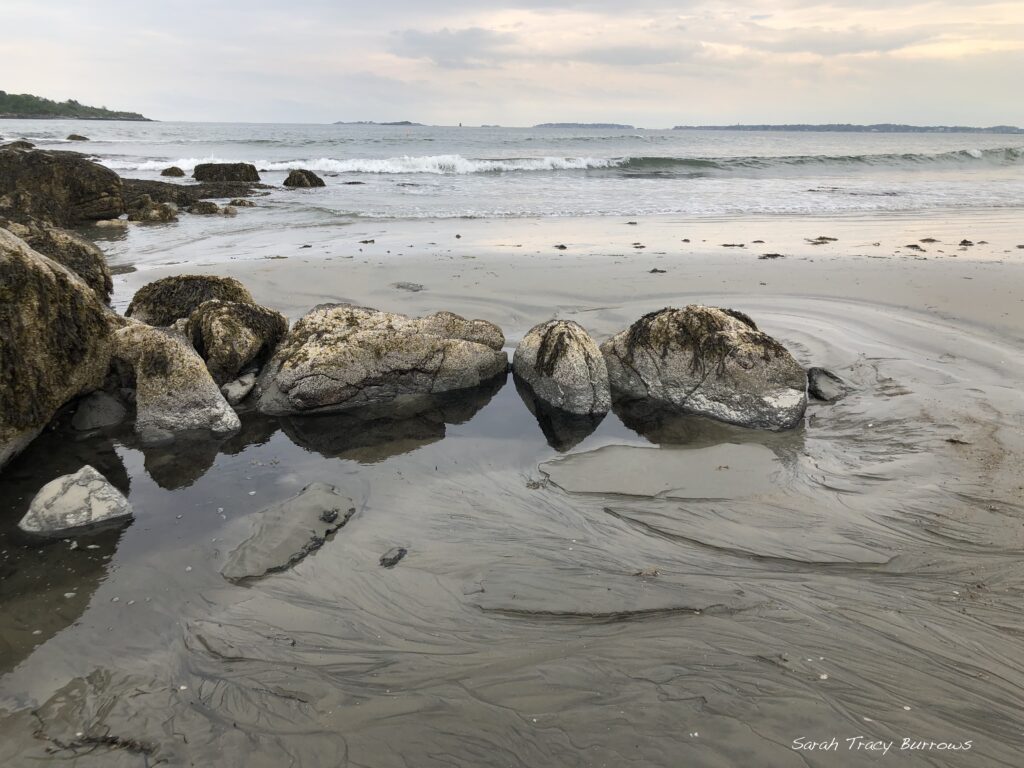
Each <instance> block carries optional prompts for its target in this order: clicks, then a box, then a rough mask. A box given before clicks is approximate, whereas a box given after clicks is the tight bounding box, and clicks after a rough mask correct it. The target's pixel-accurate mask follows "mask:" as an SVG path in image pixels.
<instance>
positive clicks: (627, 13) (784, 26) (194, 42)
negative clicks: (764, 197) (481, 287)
mask: <svg viewBox="0 0 1024 768" xmlns="http://www.w3.org/2000/svg"><path fill="white" fill-rule="evenodd" d="M2 15H3V26H4V34H3V35H2V36H0V89H2V90H6V91H8V92H9V93H34V94H37V95H40V96H45V97H47V98H53V99H57V100H64V99H68V98H74V99H77V100H78V101H80V102H82V103H83V104H90V105H95V106H107V107H110V108H112V109H125V110H132V111H137V112H142V113H143V114H145V115H146V116H148V117H152V118H155V119H160V120H208V121H247V122H296V123H300V122H334V121H336V120H346V121H355V120H378V121H389V120H412V121H415V122H424V123H431V124H440V125H453V124H457V123H460V122H461V123H464V124H466V125H476V124H481V123H492V124H500V125H532V124H534V123H538V122H619V123H628V124H632V125H637V126H641V127H649V128H660V127H671V126H673V125H680V124H683V125H693V124H732V123H801V122H808V123H827V122H850V123H875V122H896V123H911V124H919V125H924V124H960V125H993V124H1013V125H1024V98H1021V95H1020V94H1021V85H1020V83H1021V82H1022V80H1024V74H1022V73H1024V0H1016V1H1014V2H986V1H985V0H979V1H977V2H975V1H972V0H963V1H961V2H952V1H950V0H924V1H922V0H831V1H830V0H825V1H824V2H810V0H776V1H775V2H768V1H767V0H735V1H734V2H716V1H715V0H671V1H669V0H578V1H575V2H574V1H572V0H562V1H561V2H540V0H419V1H418V2H415V1H414V0H376V1H375V2H374V1H372V0H371V1H368V0H363V1H362V2H350V1H349V0H343V1H341V2H338V1H335V2H329V1H328V0H288V1H287V2H283V1H282V0H215V1H213V2H211V1H210V0H203V2H195V1H193V0H165V2H162V3H150V2H139V1H138V0H133V2H123V1H121V0H89V2H85V1H84V0H80V1H79V2H71V1H70V0H45V2H44V1H42V0H3V2H2Z"/></svg>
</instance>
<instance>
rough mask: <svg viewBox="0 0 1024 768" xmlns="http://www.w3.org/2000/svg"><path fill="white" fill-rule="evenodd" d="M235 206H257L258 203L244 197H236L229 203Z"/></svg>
mask: <svg viewBox="0 0 1024 768" xmlns="http://www.w3.org/2000/svg"><path fill="white" fill-rule="evenodd" d="M228 205H230V206H231V207H233V208H255V207H256V203H254V202H253V201H252V200H246V199H245V198H244V197H236V198H235V199H234V200H232V201H231V202H229V203H228Z"/></svg>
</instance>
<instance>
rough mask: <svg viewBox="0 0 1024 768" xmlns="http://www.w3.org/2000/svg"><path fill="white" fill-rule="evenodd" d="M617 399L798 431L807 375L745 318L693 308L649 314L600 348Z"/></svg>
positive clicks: (729, 312) (739, 314) (732, 312)
mask: <svg viewBox="0 0 1024 768" xmlns="http://www.w3.org/2000/svg"><path fill="white" fill-rule="evenodd" d="M601 352H602V353H603V354H604V357H605V361H606V363H607V365H608V377H609V382H610V384H611V389H612V396H613V398H615V399H616V400H620V401H631V400H641V401H649V402H650V403H651V404H658V405H661V406H664V407H667V408H671V409H678V410H682V411H685V412H688V413H696V414H700V415H703V416H708V417H711V418H714V419H719V420H720V421H725V422H728V423H731V424H738V425H740V426H744V427H752V428H760V429H787V428H791V427H794V426H796V425H798V424H799V423H800V422H801V419H802V417H803V413H804V409H805V408H806V405H807V377H806V374H805V372H804V370H803V368H802V367H801V366H800V364H799V363H798V362H797V361H796V360H795V359H793V356H792V355H791V354H790V353H789V351H788V350H787V349H786V348H785V347H784V346H783V345H782V344H780V343H779V342H778V341H776V340H775V339H773V338H772V337H771V336H769V335H768V334H766V333H762V332H761V331H759V330H758V329H757V325H756V324H755V323H754V321H753V320H751V319H750V317H748V316H747V315H745V314H744V313H742V312H738V311H736V310H732V309H720V308H718V307H705V306H700V305H690V306H687V307H685V308H684V309H673V308H667V309H663V310H660V311H658V312H651V313H650V314H648V315H644V316H643V317H641V318H640V319H639V320H637V321H636V322H635V323H633V325H631V326H630V327H629V328H627V329H626V330H624V331H622V332H621V333H619V334H617V335H616V336H614V337H613V338H611V339H609V340H608V341H606V342H605V343H604V344H603V345H602V346H601Z"/></svg>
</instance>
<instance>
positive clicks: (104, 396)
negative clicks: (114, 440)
mask: <svg viewBox="0 0 1024 768" xmlns="http://www.w3.org/2000/svg"><path fill="white" fill-rule="evenodd" d="M127 413H128V411H127V409H126V408H125V407H124V403H122V402H121V401H120V400H118V399H117V398H116V397H114V396H113V395H111V394H110V393H108V392H93V393H92V394H90V395H87V396H86V397H84V398H82V401H81V402H80V403H79V404H78V409H77V410H76V411H75V415H74V416H73V417H72V419H71V426H72V427H74V428H75V429H77V430H78V431H79V432H91V431H92V430H94V429H104V428H106V427H116V426H117V425H118V424H120V423H121V422H122V421H124V419H125V416H126V415H127Z"/></svg>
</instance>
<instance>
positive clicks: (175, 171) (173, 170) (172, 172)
mask: <svg viewBox="0 0 1024 768" xmlns="http://www.w3.org/2000/svg"><path fill="white" fill-rule="evenodd" d="M160 175H161V176H167V177H170V178H172V179H180V178H181V177H182V176H184V175H185V172H184V171H183V170H181V168H179V167H178V166H176V165H171V166H168V167H167V168H164V169H163V170H162V171H160Z"/></svg>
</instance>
